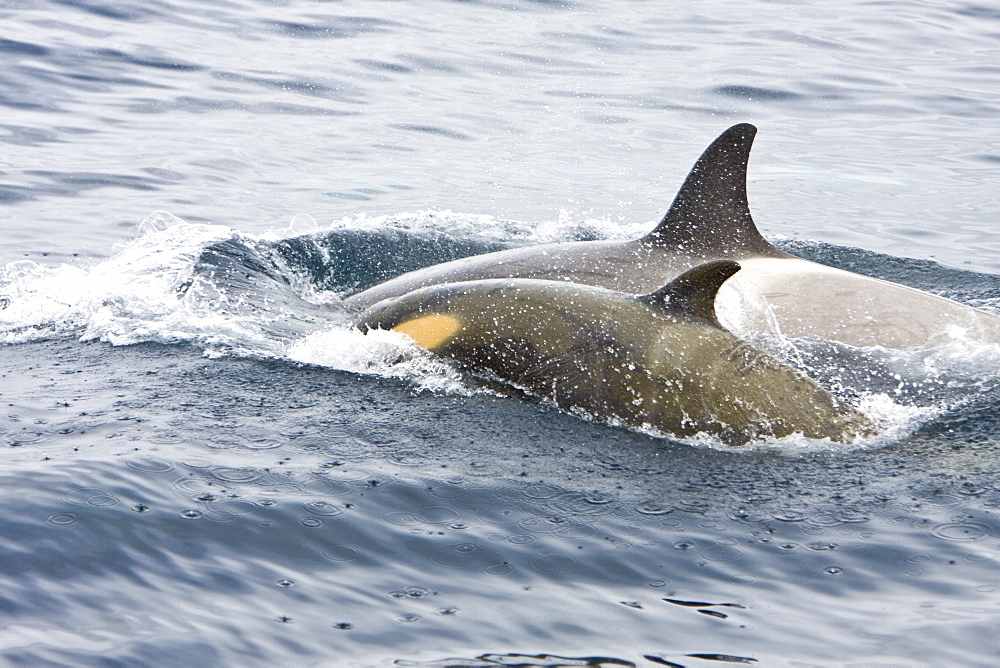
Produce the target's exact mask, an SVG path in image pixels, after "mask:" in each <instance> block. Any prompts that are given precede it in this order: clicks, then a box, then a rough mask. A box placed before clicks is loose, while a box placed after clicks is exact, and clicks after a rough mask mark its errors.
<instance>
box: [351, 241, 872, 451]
mask: <svg viewBox="0 0 1000 668" xmlns="http://www.w3.org/2000/svg"><path fill="white" fill-rule="evenodd" d="M738 269H739V265H738V264H737V263H736V262H731V261H728V260H716V261H713V262H708V263H705V264H702V265H699V266H698V267H695V268H694V269H690V270H688V271H687V272H685V273H684V274H682V275H681V276H679V277H678V278H677V279H675V280H674V281H672V282H671V283H670V284H668V285H666V286H664V287H662V288H661V289H659V290H657V291H655V292H652V293H650V294H647V295H643V296H638V297H637V296H634V295H626V294H624V293H621V292H613V291H611V290H606V289H603V288H595V287H592V286H585V285H580V284H576V283H557V282H553V281H546V280H531V279H520V278H518V279H487V280H480V281H469V282H464V283H451V284H445V285H438V286H430V287H426V288H421V289H419V290H416V291H414V292H410V293H407V294H405V295H403V296H401V297H397V298H395V299H388V300H385V301H383V302H380V303H378V304H376V305H374V306H372V307H371V308H369V309H368V310H366V311H365V312H364V313H363V314H361V316H360V318H359V319H358V321H357V323H356V326H357V327H358V328H359V329H361V330H362V331H368V330H372V329H385V330H395V331H398V332H401V333H403V334H406V335H408V336H410V337H411V338H412V339H413V340H414V341H416V342H417V344H418V345H421V346H422V347H424V348H426V349H428V350H430V351H432V352H434V353H437V354H439V355H441V356H444V357H449V358H451V359H454V360H456V361H457V362H459V363H460V364H461V365H463V366H464V367H466V368H468V369H470V370H472V371H475V372H480V373H489V374H492V375H494V376H495V377H497V378H499V379H501V380H503V381H506V382H508V383H510V384H512V385H514V386H515V387H518V388H520V389H522V390H526V391H528V392H530V393H532V394H535V395H538V396H541V397H545V398H548V399H551V400H552V401H553V402H555V404H556V405H558V406H559V407H560V408H562V409H564V410H567V411H570V412H574V413H583V414H585V415H587V416H589V417H591V418H594V419H597V420H600V421H603V422H609V423H612V424H617V425H625V426H629V427H635V428H640V429H651V430H653V431H656V432H659V433H662V434H669V435H675V436H693V435H695V434H699V433H705V434H710V435H713V436H716V437H718V438H719V439H720V440H722V441H723V442H725V443H728V444H730V445H742V444H744V443H747V442H749V441H751V440H756V439H762V438H782V437H786V436H791V435H793V434H802V435H804V436H807V437H810V438H817V439H823V438H829V439H831V440H834V441H840V442H850V441H852V440H854V439H855V438H857V437H858V436H862V435H870V434H872V433H873V431H874V430H873V426H872V424H871V423H870V422H869V421H868V419H867V418H866V417H865V416H863V415H862V414H861V413H859V412H858V411H856V410H855V409H854V408H852V407H851V406H850V405H848V404H846V403H843V402H841V401H839V400H838V399H836V398H835V397H834V396H833V395H831V394H830V393H829V392H827V391H825V390H823V389H822V388H821V387H820V386H819V385H817V384H816V383H815V382H814V381H813V380H811V379H810V378H808V377H807V376H805V375H803V374H801V373H799V372H798V371H795V370H794V369H792V368H791V367H789V366H786V365H785V364H782V363H781V362H779V361H778V360H776V359H774V358H773V357H770V356H768V355H766V354H764V353H763V352H761V351H759V350H757V349H755V348H753V347H751V346H750V345H748V344H747V343H745V342H744V341H741V340H740V339H738V338H737V337H736V336H734V335H733V334H732V333H731V332H729V331H728V330H726V329H724V328H723V327H722V326H721V325H720V324H719V322H718V320H717V319H716V316H715V307H714V304H715V296H716V293H717V291H718V289H719V287H720V286H721V285H722V284H723V282H725V281H726V279H728V278H729V277H730V276H732V275H733V274H734V273H735V272H736V271H737V270H738Z"/></svg>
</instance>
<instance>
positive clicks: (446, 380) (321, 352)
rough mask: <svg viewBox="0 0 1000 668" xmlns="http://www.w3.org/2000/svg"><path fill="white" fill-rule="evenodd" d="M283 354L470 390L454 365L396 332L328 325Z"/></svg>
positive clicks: (436, 387) (441, 388)
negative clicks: (362, 330) (364, 331)
mask: <svg viewBox="0 0 1000 668" xmlns="http://www.w3.org/2000/svg"><path fill="white" fill-rule="evenodd" d="M286 354H287V356H288V358H289V359H291V360H294V361H296V362H302V363H305V364H314V365H317V366H325V367H328V368H331V369H340V370H343V371H351V372H354V373H360V374H367V375H377V376H383V377H386V378H400V379H403V380H407V381H409V382H411V383H412V384H413V385H414V386H415V387H417V388H419V389H421V390H433V391H438V392H448V393H452V394H470V393H471V392H472V390H470V389H469V388H468V387H467V386H466V385H465V384H464V383H463V381H462V376H461V374H459V373H458V371H456V370H455V369H454V367H452V366H451V365H449V364H448V363H447V362H445V361H444V360H442V359H441V358H440V357H436V356H435V355H432V354H431V353H429V352H427V351H426V350H424V349H423V348H420V347H419V346H417V344H416V343H414V341H413V339H411V338H410V337H408V336H406V335H405V334H400V333H399V332H391V331H385V330H372V331H370V332H368V333H366V334H362V333H361V332H359V331H358V330H356V329H350V328H348V327H338V328H331V329H327V330H324V331H321V332H316V333H313V334H309V335H307V336H305V337H303V338H302V339H301V340H299V341H297V342H295V343H294V344H292V345H291V346H289V347H288V349H287V352H286Z"/></svg>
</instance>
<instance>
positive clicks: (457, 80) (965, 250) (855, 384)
mask: <svg viewBox="0 0 1000 668" xmlns="http://www.w3.org/2000/svg"><path fill="white" fill-rule="evenodd" d="M998 35H1000V12H997V10H996V9H995V8H993V7H992V6H990V5H989V4H988V3H975V2H952V1H948V2H921V1H917V0H913V1H902V0H899V1H885V2H876V1H851V2H847V3H841V4H840V5H838V6H837V7H836V8H835V10H833V9H831V7H830V6H828V5H823V6H820V5H818V4H817V5H813V6H803V5H802V3H794V2H780V1H764V0H752V1H750V2H745V3H740V4H739V5H734V4H731V3H721V2H714V1H708V2H682V3H669V4H663V3H660V4H657V3H648V2H640V1H627V2H617V3H611V2H601V1H598V0H586V1H581V2H570V1H567V2H559V1H551V2H545V1H537V2H531V1H524V0H511V1H509V2H506V1H505V2H493V1H489V0H484V1H481V2H445V1H439V0H430V1H428V2H421V3H416V2H406V1H403V0H398V1H393V2H388V1H387V2H381V1H378V2H376V1H369V2H356V1H346V2H321V1H313V2H306V1H305V0H289V1H285V2H281V1H263V0H262V1H259V2H251V1H249V0H232V1H226V2H216V3H200V2H189V1H186V0H185V1H174V2H148V3H138V2H134V1H132V2H112V1H108V2H96V1H90V0H33V1H32V2H26V1H24V2H22V1H19V0H13V1H8V2H6V3H4V5H3V6H2V7H0V63H2V64H3V67H2V69H0V402H2V403H0V407H2V411H0V453H2V457H0V509H2V512H0V663H3V664H4V665H11V666H180V665H209V664H213V665H233V666H273V665H289V666H391V665H399V666H439V667H443V666H450V667H458V666H497V665H507V666H511V665H521V666H663V665H667V666H689V667H694V666H718V665H720V664H752V665H762V666H831V665H837V666H922V665H956V666H957V665H962V666H993V665H996V664H997V661H998V659H1000V568H998V560H1000V417H998V415H1000V411H998V408H1000V387H998V380H1000V373H998V368H1000V366H998V362H1000V350H997V349H996V348H995V347H990V346H983V345H978V344H975V343H972V342H965V343H962V342H956V343H955V344H953V345H950V346H948V347H945V348H941V349H936V350H931V351H924V352H921V353H914V352H912V351H911V352H899V351H895V352H892V351H884V350H876V349H872V350H863V351H859V350H851V349H845V348H841V347H837V346H834V345H831V344H824V343H822V342H816V341H780V342H777V343H776V344H775V345H777V346H778V348H777V349H776V351H777V352H779V353H780V354H783V355H785V356H787V358H788V359H789V360H791V361H793V362H794V363H796V364H798V365H800V366H802V367H803V368H805V369H807V370H808V372H809V373H810V374H812V375H814V376H815V377H817V378H819V379H820V380H821V381H822V382H824V383H827V384H828V385H830V386H832V387H835V388H837V389H838V391H841V392H844V393H845V394H847V395H848V396H850V397H852V399H853V400H854V401H856V402H857V403H859V405H860V406H861V408H862V410H864V411H865V412H866V413H867V414H869V415H870V416H871V417H872V418H873V419H875V420H876V421H877V422H878V424H879V425H880V427H881V428H882V431H881V434H880V435H879V436H878V437H875V438H872V439H869V440H867V441H864V442H860V443H856V444H854V445H851V446H840V445H831V444H829V443H823V442H811V441H804V440H794V439H789V440H786V441H782V442H765V443H759V444H755V445H753V446H749V447H744V448H739V449H733V448H726V447H724V446H721V445H720V444H718V443H715V442H712V441H711V439H701V440H694V441H687V442H681V441H675V440H671V439H665V438H656V437H653V436H650V435H647V434H643V433H639V432H634V431H629V430H624V429H619V428H613V427H609V426H605V425H600V424H595V423H591V422H587V421H584V420H582V419H580V418H578V417H575V416H572V415H567V414H564V413H562V412H560V411H558V410H557V409H556V408H554V407H553V406H551V405H549V404H546V403H540V402H531V401H527V400H525V399H523V398H518V397H514V396H508V393H504V392H502V391H497V388H495V387H491V386H484V385H483V384H482V383H481V382H480V381H478V380H477V379H475V378H470V377H468V376H464V375H462V374H460V373H459V372H458V371H456V370H455V369H454V368H452V367H450V366H448V365H447V364H445V363H444V362H442V361H441V360H438V359H435V358H433V357H432V356H430V355H428V354H426V353H423V352H421V351H420V350H418V349H415V348H414V347H412V346H410V345H408V344H407V343H406V342H405V341H400V340H399V339H397V338H394V337H391V336H384V337H362V336H360V335H359V334H357V333H354V332H352V331H351V330H350V329H349V327H348V326H347V320H348V318H347V316H345V314H344V313H343V312H342V311H341V310H340V309H339V307H338V302H339V299H340V298H341V297H342V296H343V295H345V294H349V293H350V292H353V291H355V290H358V289H361V288H363V287H365V286H368V285H372V284H374V283H377V282H379V281H381V280H385V279H386V278H389V277H391V276H394V275H396V274H398V273H401V272H403V271H407V270H410V269H414V268H418V267H421V266H426V265H429V264H433V263H436V262H440V261H443V260H448V259H452V258H456V257H462V256H467V255H472V254H476V253H482V252H488V251H492V250H497V249H501V248H508V247H513V246H523V245H530V244H537V243H542V242H550V241H573V240H586V239H627V238H632V237H635V236H637V235H640V234H642V233H644V232H645V231H646V230H648V229H649V228H650V227H651V226H652V225H653V224H654V222H655V221H656V220H658V219H659V217H660V216H661V215H662V214H663V212H664V211H665V210H666V208H667V206H668V205H669V203H670V200H671V199H672V197H673V195H674V194H675V192H676V189H677V187H678V185H679V184H680V182H681V180H682V179H683V177H684V175H685V174H686V173H687V170H688V169H689V168H690V167H691V165H692V164H693V162H694V160H695V159H696V158H697V156H698V154H699V153H700V152H701V150H702V149H703V148H704V147H705V146H706V145H707V144H708V143H709V142H710V141H711V140H712V139H713V138H714V137H715V136H716V135H717V134H718V133H719V132H721V131H722V130H723V129H725V128H726V127H728V126H730V125H732V124H734V123H737V122H752V123H754V124H755V125H757V126H758V128H759V134H758V138H757V141H756V145H755V148H754V152H753V156H752V158H751V163H750V183H749V191H750V204H751V208H752V210H753V211H754V215H755V218H756V220H757V221H758V224H759V225H760V227H761V229H762V231H763V232H764V234H765V236H767V237H768V238H769V239H771V240H772V241H774V242H775V243H776V244H777V245H779V247H781V248H783V249H785V250H788V251H789V252H792V253H795V254H797V255H800V256H802V257H806V258H809V259H813V260H816V261H819V262H823V263H826V264H830V265H833V266H837V267H841V268H845V269H849V270H851V271H856V272H859V273H863V274H866V275H871V276H876V277H881V278H886V279H888V280H892V281H896V282H899V283H903V284H906V285H910V286H913V287H916V288H919V289H922V290H926V291H929V292H933V293H936V294H941V295H944V296H947V297H950V298H953V299H957V300H959V301H962V302H965V303H968V304H970V305H973V306H976V307H979V308H983V309H985V310H989V311H993V312H998V313H1000V262H998V260H997V259H996V258H997V250H998V249H1000V233H998V232H997V229H998V228H997V222H998V219H1000V213H998V212H1000V196H998V194H997V193H998V191H997V188H996V182H997V176H998V170H1000V132H998V131H997V127H996V119H997V118H998V117H1000V92H998V89H997V87H996V80H997V74H998V73H1000V42H998Z"/></svg>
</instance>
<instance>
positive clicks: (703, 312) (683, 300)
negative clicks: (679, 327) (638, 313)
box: [636, 260, 740, 327]
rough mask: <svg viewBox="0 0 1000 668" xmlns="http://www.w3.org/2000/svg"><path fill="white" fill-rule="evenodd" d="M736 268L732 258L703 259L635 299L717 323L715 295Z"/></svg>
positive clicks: (668, 311) (655, 307)
mask: <svg viewBox="0 0 1000 668" xmlns="http://www.w3.org/2000/svg"><path fill="white" fill-rule="evenodd" d="M739 270H740V264H739V263H738V262H733V261H732V260H713V261H711V262H705V263H704V264H699V265H698V266H697V267H692V268H691V269H688V270H687V271H685V272H684V273H683V274H681V275H680V276H678V277H677V278H675V279H674V280H672V281H670V282H669V283H667V284H666V285H664V286H663V287H662V288H660V289H659V290H656V291H654V292H650V293H649V294H648V295H640V296H639V297H636V299H638V300H639V301H640V302H642V303H643V304H646V305H647V306H649V307H651V308H654V309H662V310H664V311H666V312H667V313H669V314H670V315H674V316H684V317H687V318H694V319H698V320H703V321H706V322H708V323H710V324H713V325H715V326H716V327H721V326H722V325H720V324H719V319H718V318H717V317H716V315H715V296H716V294H718V292H719V288H721V287H722V284H723V283H725V282H726V279H728V278H729V277H730V276H732V275H733V274H735V273H736V272H738V271H739Z"/></svg>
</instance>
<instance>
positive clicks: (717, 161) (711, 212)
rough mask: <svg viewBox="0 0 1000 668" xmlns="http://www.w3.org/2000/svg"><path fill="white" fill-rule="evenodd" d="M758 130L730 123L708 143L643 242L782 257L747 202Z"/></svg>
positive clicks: (709, 253)
mask: <svg viewBox="0 0 1000 668" xmlns="http://www.w3.org/2000/svg"><path fill="white" fill-rule="evenodd" d="M756 134H757V128H755V127H754V126H752V125H750V124H749V123H740V124H739V125H734V126H733V127H731V128H729V129H728V130H726V131H725V132H723V133H722V134H721V135H719V137H718V138H717V139H716V140H715V141H713V142H712V143H711V144H710V145H709V147H708V148H706V149H705V152H704V153H702V154H701V157H700V158H698V162H696V163H695V164H694V167H692V168H691V172H690V173H689V174H688V175H687V178H686V179H685V180H684V185H682V186H681V189H680V190H679V191H678V192H677V196H676V197H675V198H674V202H673V204H671V205H670V210H669V211H667V215H666V216H664V217H663V220H661V221H660V224H659V225H657V226H656V229H654V230H653V231H652V232H650V233H649V234H647V235H646V236H645V237H643V238H642V239H641V242H642V243H647V244H651V245H655V246H670V247H675V248H677V249H678V250H684V251H687V252H689V253H690V254H692V255H700V256H702V257H705V258H715V257H720V256H726V255H730V254H731V255H732V256H734V257H746V256H747V255H751V256H756V255H764V256H769V257H775V256H777V257H784V256H785V254H784V253H782V252H781V251H779V250H778V249H776V248H775V247H774V246H772V245H771V244H770V243H769V242H768V241H767V240H766V239H764V237H762V236H761V234H760V232H759V231H758V230H757V225H756V224H755V223H754V221H753V216H752V215H751V214H750V205H749V204H748V203H747V161H748V160H749V159H750V148H751V146H752V145H753V139H754V136H755V135H756Z"/></svg>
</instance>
